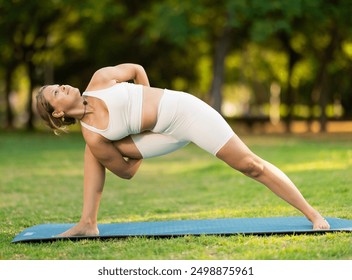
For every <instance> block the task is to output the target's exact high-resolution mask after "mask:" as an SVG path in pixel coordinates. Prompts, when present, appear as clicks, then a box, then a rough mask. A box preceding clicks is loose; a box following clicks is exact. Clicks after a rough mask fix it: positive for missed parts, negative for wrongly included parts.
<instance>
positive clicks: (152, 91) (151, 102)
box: [141, 87, 164, 131]
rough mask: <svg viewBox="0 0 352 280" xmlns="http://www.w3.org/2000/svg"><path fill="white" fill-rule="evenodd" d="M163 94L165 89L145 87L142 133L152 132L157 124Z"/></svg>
mask: <svg viewBox="0 0 352 280" xmlns="http://www.w3.org/2000/svg"><path fill="white" fill-rule="evenodd" d="M163 94H164V90H163V89H159V88H152V87H143V106H142V107H143V108H142V120H141V131H145V130H152V129H153V128H154V126H155V124H156V123H157V120H158V110H159V104H160V100H161V98H162V96H163Z"/></svg>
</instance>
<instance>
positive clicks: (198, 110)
mask: <svg viewBox="0 0 352 280" xmlns="http://www.w3.org/2000/svg"><path fill="white" fill-rule="evenodd" d="M233 135H234V132H233V130H232V129H231V127H230V126H229V125H228V123H227V122H226V121H225V120H224V118H223V117H222V116H221V115H220V114H219V113H218V112H217V111H216V110H214V109H213V108H212V107H210V106H209V105H208V104H206V103H205V102H203V101H202V100H200V99H198V98H197V97H195V96H193V95H191V94H188V93H184V92H179V91H172V90H165V91H164V94H163V96H162V98H161V100H160V104H159V111H158V121H157V123H156V125H155V127H154V128H153V130H152V132H148V133H142V134H135V135H131V136H132V139H133V141H134V143H135V144H136V146H137V148H138V150H139V151H140V153H141V154H142V156H143V158H150V157H156V156H160V155H164V154H168V153H171V152H173V151H175V150H177V149H179V148H181V147H183V146H185V145H187V144H188V143H189V142H193V143H194V144H196V145H197V146H199V147H200V148H202V149H204V150H206V151H208V152H209V153H211V154H213V155H216V153H217V152H218V151H219V150H220V149H221V148H222V147H223V146H224V145H225V144H226V143H227V142H228V140H229V139H230V138H231V137H232V136H233Z"/></svg>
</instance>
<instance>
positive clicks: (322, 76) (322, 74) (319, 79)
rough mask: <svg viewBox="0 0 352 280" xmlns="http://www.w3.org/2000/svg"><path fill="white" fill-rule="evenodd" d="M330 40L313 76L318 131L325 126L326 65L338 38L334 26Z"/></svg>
mask: <svg viewBox="0 0 352 280" xmlns="http://www.w3.org/2000/svg"><path fill="white" fill-rule="evenodd" d="M330 36H331V40H330V43H329V45H328V46H327V47H326V48H325V50H324V52H323V55H322V57H321V59H320V61H321V63H320V65H319V71H318V73H317V76H316V78H315V85H314V88H313V92H312V95H314V94H317V95H318V100H319V101H318V102H319V107H320V110H321V114H320V117H319V122H320V132H325V131H326V127H327V121H328V117H327V115H326V107H327V105H328V101H329V98H328V95H329V92H330V90H329V74H328V65H329V63H330V62H331V61H332V59H333V58H334V51H335V49H336V48H337V46H338V44H339V42H340V40H339V35H338V30H337V28H336V27H333V28H331V32H330Z"/></svg>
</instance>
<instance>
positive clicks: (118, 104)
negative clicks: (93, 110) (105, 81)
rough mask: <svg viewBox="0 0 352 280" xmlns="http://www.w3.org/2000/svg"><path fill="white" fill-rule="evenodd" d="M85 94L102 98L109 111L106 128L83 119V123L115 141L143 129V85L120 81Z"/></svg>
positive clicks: (84, 125)
mask: <svg viewBox="0 0 352 280" xmlns="http://www.w3.org/2000/svg"><path fill="white" fill-rule="evenodd" d="M83 95H84V96H92V97H96V98H99V99H101V100H102V101H103V102H104V103H105V105H106V107H107V108H108V112H109V122H108V126H107V128H106V129H98V128H95V127H93V126H90V125H88V124H86V123H84V122H82V121H81V125H82V126H83V127H85V128H87V129H89V130H90V131H93V132H96V133H98V134H100V135H102V136H104V137H105V138H107V139H109V140H111V141H115V140H120V139H122V138H124V137H126V136H128V135H130V134H138V133H140V131H141V122H142V103H143V86H142V85H136V84H132V83H126V82H124V83H118V84H116V85H113V86H112V87H109V88H106V89H101V90H95V91H86V92H84V93H83Z"/></svg>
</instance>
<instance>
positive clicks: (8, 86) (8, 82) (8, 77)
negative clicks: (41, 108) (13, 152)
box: [5, 65, 14, 129]
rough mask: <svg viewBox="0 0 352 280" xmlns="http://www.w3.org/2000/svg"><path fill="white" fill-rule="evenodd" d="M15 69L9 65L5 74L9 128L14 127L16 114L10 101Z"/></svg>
mask: <svg viewBox="0 0 352 280" xmlns="http://www.w3.org/2000/svg"><path fill="white" fill-rule="evenodd" d="M13 71H14V67H13V66H12V65H11V66H8V67H7V68H6V74H5V94H6V96H5V99H6V100H5V102H6V109H5V110H6V124H5V126H6V128H8V129H12V128H13V127H14V124H13V121H14V114H13V111H12V107H11V102H10V98H11V83H12V74H13Z"/></svg>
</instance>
